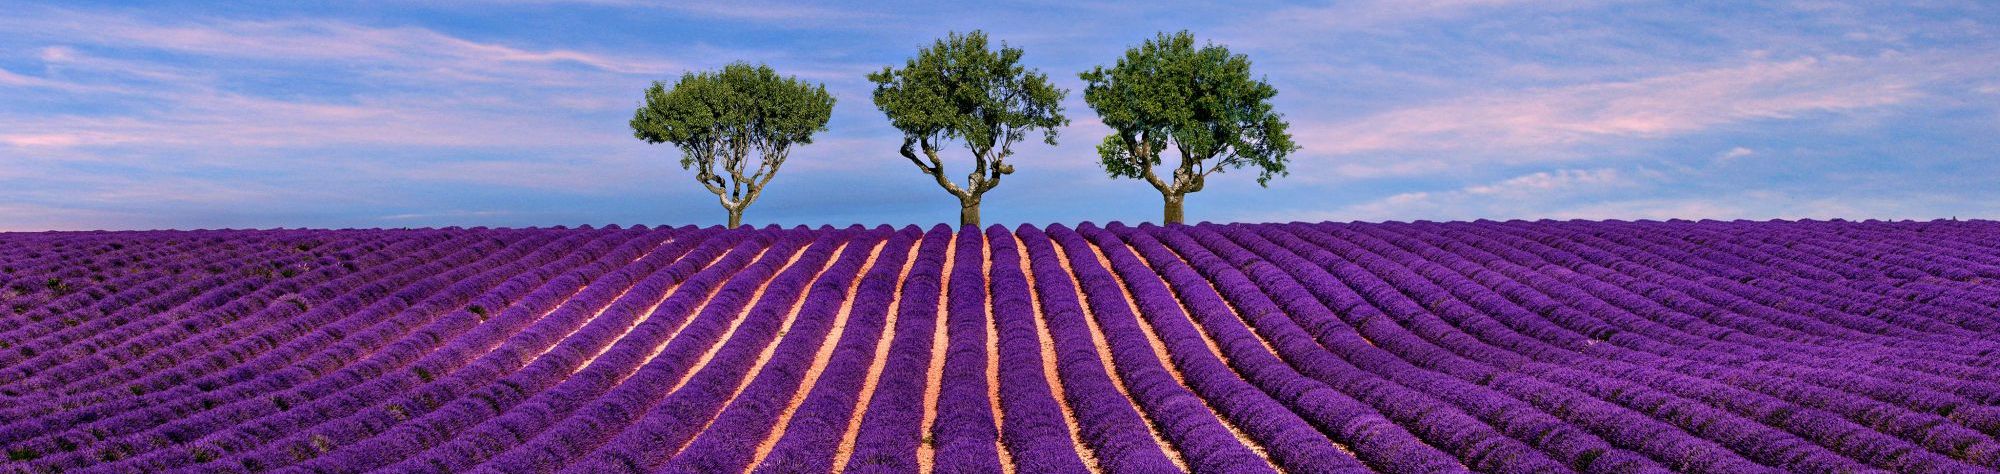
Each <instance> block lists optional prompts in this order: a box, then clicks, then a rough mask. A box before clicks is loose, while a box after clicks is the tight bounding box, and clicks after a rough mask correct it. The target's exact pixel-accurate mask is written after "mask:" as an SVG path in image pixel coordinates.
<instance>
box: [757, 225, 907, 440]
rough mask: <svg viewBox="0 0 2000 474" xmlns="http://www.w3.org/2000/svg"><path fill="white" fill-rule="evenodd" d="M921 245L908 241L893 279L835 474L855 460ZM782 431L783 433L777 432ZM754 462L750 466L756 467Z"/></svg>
mask: <svg viewBox="0 0 2000 474" xmlns="http://www.w3.org/2000/svg"><path fill="white" fill-rule="evenodd" d="M920 244H921V242H911V243H910V245H911V246H912V248H911V249H910V252H909V253H910V255H909V256H907V257H904V258H903V267H902V268H903V271H902V272H901V273H899V274H898V275H899V276H898V277H897V278H896V282H897V285H896V288H897V290H896V291H895V292H894V293H893V294H892V295H891V296H890V297H889V310H888V312H889V314H888V319H887V320H885V321H883V323H882V338H881V339H878V340H876V341H875V359H874V362H873V363H870V364H869V365H868V375H867V376H865V377H864V378H862V380H861V394H860V396H859V397H856V398H855V402H854V412H853V413H850V414H848V417H847V431H844V432H842V434H841V435H840V445H839V446H838V447H836V448H834V452H833V464H832V465H833V469H834V470H835V471H836V472H837V471H840V470H843V469H846V468H847V460H848V458H852V457H854V440H855V438H857V437H859V436H860V435H861V416H862V415H863V414H865V413H866V412H867V411H868V403H869V402H870V401H873V400H874V399H875V387H876V386H877V385H878V384H880V383H881V380H882V367H883V366H885V365H888V364H889V342H890V341H892V340H894V339H895V335H896V316H897V313H900V312H901V311H898V309H899V308H902V307H903V291H902V287H903V285H902V282H903V281H905V280H907V279H908V278H909V272H911V271H915V270H916V269H915V268H913V267H914V266H915V265H916V261H917V256H918V255H919V254H921V253H922V252H921V251H920V250H922V246H921V245H920ZM779 431H784V430H779ZM756 465H757V464H755V463H753V464H751V466H756Z"/></svg>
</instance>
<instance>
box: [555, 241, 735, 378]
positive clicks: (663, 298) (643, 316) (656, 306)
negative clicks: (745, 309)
mask: <svg viewBox="0 0 2000 474" xmlns="http://www.w3.org/2000/svg"><path fill="white" fill-rule="evenodd" d="M689 252H693V249H691V250H689ZM763 255H764V252H763V251H762V250H759V251H758V252H757V256H759V257H761V256H763ZM728 256H729V253H728V252H720V253H717V254H716V256H715V258H713V259H710V260H709V261H708V263H704V264H702V266H701V268H696V269H694V270H693V271H690V272H688V275H694V274H696V273H700V272H701V271H702V270H705V269H707V268H708V266H709V265H714V264H715V262H717V261H721V260H722V259H723V258H725V257H728ZM752 260H753V261H754V260H755V259H752ZM681 283H686V280H685V279H683V280H682V281H681V282H680V283H675V284H674V286H673V288H669V289H667V291H665V292H662V293H660V299H656V300H653V304H652V305H649V306H647V307H646V311H645V312H642V313H639V316H638V317H635V318H632V322H631V323H629V324H626V325H625V330H624V331H620V332H619V333H618V337H617V338H614V339H612V340H611V343H610V344H605V345H604V347H600V348H598V349H597V352H595V353H592V354H590V357H586V358H584V359H583V363H581V364H577V365H576V371H573V372H570V374H571V375H575V374H577V373H578V372H582V371H583V369H585V368H588V367H590V363H592V362H596V361H597V358H598V357H600V356H603V355H604V353H606V352H610V351H611V348H613V347H618V344H619V343H621V342H625V336H628V335H631V334H632V330H634V329H638V328H639V324H641V323H644V322H646V320H647V319H651V318H652V317H653V312H654V311H659V310H660V305H663V304H666V303H667V299H668V298H672V297H673V296H674V295H676V294H680V292H681V290H683V289H686V288H687V287H685V286H681ZM711 286H714V288H711V289H710V290H709V291H708V292H707V294H706V296H705V297H703V298H702V304H704V305H705V304H708V297H712V296H715V290H719V289H721V288H722V285H720V284H717V285H711ZM699 307H700V306H696V308H699ZM693 319H694V317H693V315H689V317H687V318H682V320H681V323H680V324H678V325H675V326H674V329H673V331H672V332H670V333H668V334H669V336H668V337H667V338H666V339H665V340H667V341H671V340H673V336H678V335H680V329H681V328H682V327H685V326H687V322H688V321H689V320H693ZM665 348H666V343H665V342H662V343H660V346H659V347H656V348H654V349H653V351H652V353H653V354H658V353H659V351H660V350H661V349H665ZM646 360H649V361H650V360H653V357H652V356H650V355H648V356H647V357H646ZM635 369H636V368H635ZM626 375H627V374H619V375H618V380H619V381H623V380H624V379H625V376H626Z"/></svg>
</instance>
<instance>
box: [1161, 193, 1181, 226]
mask: <svg viewBox="0 0 2000 474" xmlns="http://www.w3.org/2000/svg"><path fill="white" fill-rule="evenodd" d="M1161 196H1162V197H1165V198H1166V200H1167V212H1166V217H1165V218H1164V219H1161V222H1160V223H1161V224H1163V225H1171V224H1181V223H1184V221H1185V220H1186V218H1185V217H1183V216H1182V213H1181V201H1182V200H1185V199H1187V195H1186V194H1165V193H1162V194H1161Z"/></svg>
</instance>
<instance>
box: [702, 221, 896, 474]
mask: <svg viewBox="0 0 2000 474" xmlns="http://www.w3.org/2000/svg"><path fill="white" fill-rule="evenodd" d="M887 245H888V241H887V240H884V241H882V242H879V243H876V244H875V249H874V250H871V251H869V253H868V260H867V261H864V262H862V263H861V270H860V271H859V272H856V273H855V275H854V281H851V282H848V283H847V293H845V295H846V297H847V298H846V299H847V301H844V302H841V305H840V312H839V313H837V314H835V315H834V317H833V327H832V328H830V329H827V332H826V339H825V340H822V341H820V343H819V351H818V352H814V353H813V362H812V366H811V367H808V368H807V369H806V373H805V376H804V378H802V379H800V380H801V382H800V383H799V387H798V389H796V390H795V391H793V392H792V400H791V401H790V402H787V403H786V404H785V409H784V411H781V412H779V413H778V426H777V427H775V428H773V429H772V430H771V432H770V433H766V434H765V435H764V440H763V441H762V442H759V443H757V451H756V453H755V454H752V455H751V456H750V463H749V464H747V465H744V467H743V472H750V471H751V470H753V469H756V468H757V466H758V465H761V464H763V463H764V457H765V456H768V455H770V454H771V449H772V448H775V447H777V446H778V438H781V437H783V436H784V435H785V428H786V427H789V426H791V425H792V414H794V413H797V412H798V411H799V404H801V403H805V401H806V395H807V394H810V393H812V389H813V386H814V385H817V384H819V377H820V374H821V373H824V372H826V365H827V364H828V363H829V362H831V360H830V359H832V358H833V348H834V346H836V345H837V344H836V343H837V342H839V341H840V338H842V337H846V334H845V333H846V332H847V316H848V314H851V313H853V312H854V299H855V292H856V291H858V290H859V289H860V288H861V280H865V279H867V278H868V272H869V271H871V270H873V269H874V268H875V260H876V258H877V257H881V256H882V248H883V247H885V246H887ZM912 253H914V252H912ZM808 294H810V292H808ZM799 301H800V302H802V303H803V302H804V301H805V298H803V297H801V298H799ZM793 311H798V309H797V308H796V307H794V308H793ZM780 334H783V333H782V332H780ZM772 347H773V348H776V347H777V345H776V344H772ZM771 350H772V349H766V350H765V353H766V354H769V353H770V352H771ZM762 362H763V361H762V360H759V361H758V363H759V364H760V365H761V364H762ZM750 373H751V375H755V374H756V373H757V372H756V370H755V369H752V370H751V372H750ZM749 378H750V377H745V380H746V381H745V383H746V384H747V383H748V379H749ZM738 390H739V391H740V390H742V389H740V388H739V389H738ZM734 399H735V398H734V397H731V400H734Z"/></svg>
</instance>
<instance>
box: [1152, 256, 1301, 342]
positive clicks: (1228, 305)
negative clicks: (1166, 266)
mask: <svg viewBox="0 0 2000 474" xmlns="http://www.w3.org/2000/svg"><path fill="white" fill-rule="evenodd" d="M1160 246H1161V247H1165V248H1166V249H1167V253H1168V254H1171V255H1173V256H1174V259H1175V260H1178V261H1180V262H1181V265H1182V266H1186V267H1188V268H1189V269H1193V268H1194V263H1193V262H1189V261H1188V259H1187V257H1186V256H1182V255H1181V253H1180V251H1178V250H1175V249H1174V248H1173V246H1171V245H1167V244H1166V242H1161V243H1160ZM1137 260H1139V263H1143V264H1146V268H1152V267H1153V263H1152V262H1149V261H1146V259H1145V258H1139V259H1137ZM1153 274H1155V275H1159V274H1160V272H1159V271H1157V269H1156V270H1155V271H1154V272H1153ZM1200 280H1201V283H1202V284H1204V285H1207V286H1208V292H1209V293H1213V294H1215V298H1216V299H1219V300H1222V303H1223V304H1222V307H1223V309H1227V310H1229V316H1230V317H1233V318H1236V320H1237V321H1241V322H1243V326H1244V327H1247V328H1249V329H1250V334H1251V335H1254V336H1257V337H1256V339H1257V344H1258V345H1262V346H1264V351H1265V352H1269V353H1271V357H1277V358H1278V360H1284V357H1283V356H1279V355H1278V349H1277V348H1276V347H1272V346H1271V341H1266V340H1264V334H1263V333H1260V332H1257V327H1256V326H1254V325H1251V324H1250V320H1248V319H1244V318H1243V313H1239V312H1237V311H1236V302H1234V301H1229V298H1225V297H1223V296H1222V290H1221V289H1219V288H1216V287H1215V281H1214V280H1211V279H1209V278H1208V277H1207V276H1203V277H1202V278H1200ZM1160 283H1161V284H1163V285H1167V287H1168V288H1172V287H1173V285H1172V284H1170V283H1167V281H1166V277H1164V276H1162V277H1161V278H1160ZM1176 299H1178V300H1180V301H1181V311H1183V312H1186V313H1187V314H1188V316H1189V317H1190V318H1192V317H1193V316H1194V308H1191V307H1188V305H1187V300H1186V299H1184V298H1176ZM1190 322H1193V321H1190ZM1194 328H1195V332H1198V333H1201V342H1203V343H1207V344H1208V351H1209V352H1214V353H1215V356H1216V357H1220V358H1222V362H1223V363H1228V362H1229V358H1228V357H1226V356H1223V355H1222V345H1220V344H1216V343H1215V338H1214V337H1211V336H1209V335H1208V329H1206V328H1203V327H1202V326H1201V324H1199V323H1196V324H1194Z"/></svg>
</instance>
